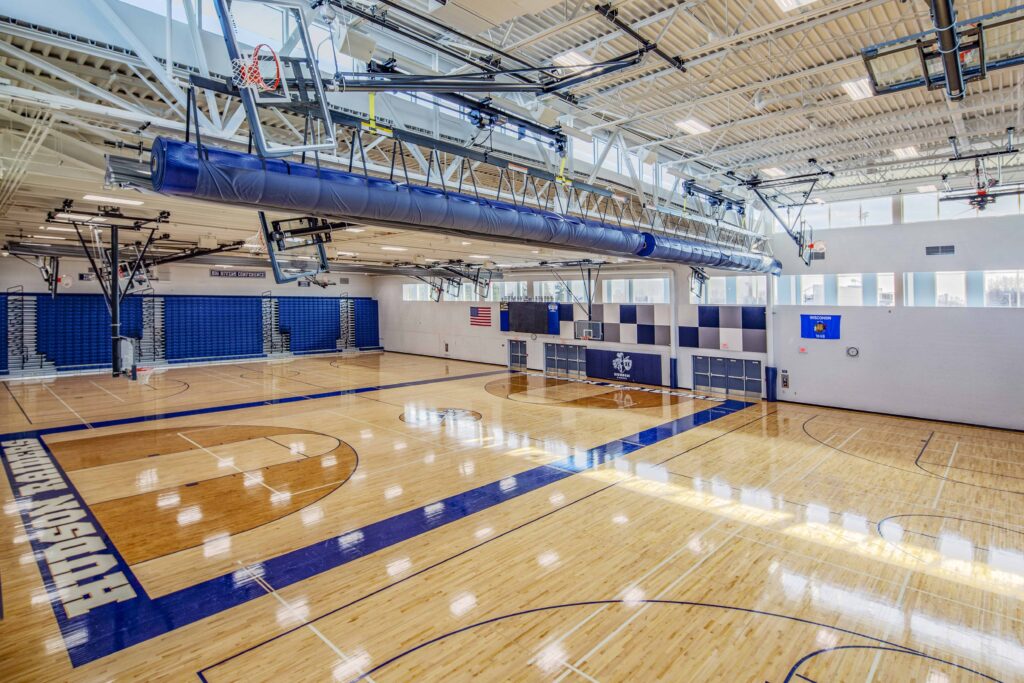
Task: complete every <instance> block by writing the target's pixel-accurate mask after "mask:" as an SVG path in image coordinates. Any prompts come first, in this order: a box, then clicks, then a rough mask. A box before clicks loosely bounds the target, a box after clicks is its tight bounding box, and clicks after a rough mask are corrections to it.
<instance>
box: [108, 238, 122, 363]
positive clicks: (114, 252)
mask: <svg viewBox="0 0 1024 683" xmlns="http://www.w3.org/2000/svg"><path fill="white" fill-rule="evenodd" d="M117 240H118V234H117V225H112V226H110V352H111V356H110V367H111V372H112V374H113V376H114V377H119V376H120V375H121V283H120V281H119V278H118V261H119V260H120V254H119V253H118V244H117Z"/></svg>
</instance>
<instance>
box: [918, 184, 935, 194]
mask: <svg viewBox="0 0 1024 683" xmlns="http://www.w3.org/2000/svg"><path fill="white" fill-rule="evenodd" d="M917 191H918V192H920V193H921V194H930V193H932V192H938V191H939V188H937V187H935V186H934V185H918V186H917Z"/></svg>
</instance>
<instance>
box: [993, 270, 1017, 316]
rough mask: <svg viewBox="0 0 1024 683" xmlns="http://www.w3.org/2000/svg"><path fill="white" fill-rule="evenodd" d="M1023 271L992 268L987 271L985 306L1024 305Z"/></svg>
mask: <svg viewBox="0 0 1024 683" xmlns="http://www.w3.org/2000/svg"><path fill="white" fill-rule="evenodd" d="M1022 290H1024V279H1022V271H1017V270H990V271H986V272H985V306H989V307H995V308H1012V307H1016V306H1021V305H1024V304H1022V303H1021V295H1022V294H1024V291H1022Z"/></svg>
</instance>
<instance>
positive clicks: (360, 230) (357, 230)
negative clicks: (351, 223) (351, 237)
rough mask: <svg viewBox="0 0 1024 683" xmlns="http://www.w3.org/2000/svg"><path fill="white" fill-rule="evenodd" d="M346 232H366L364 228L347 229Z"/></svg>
mask: <svg viewBox="0 0 1024 683" xmlns="http://www.w3.org/2000/svg"><path fill="white" fill-rule="evenodd" d="M345 232H366V230H364V229H363V228H345Z"/></svg>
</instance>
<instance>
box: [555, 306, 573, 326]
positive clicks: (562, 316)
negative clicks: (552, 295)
mask: <svg viewBox="0 0 1024 683" xmlns="http://www.w3.org/2000/svg"><path fill="white" fill-rule="evenodd" d="M573 306H575V304H558V319H559V320H561V321H562V322H570V323H571V322H572V309H573Z"/></svg>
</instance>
